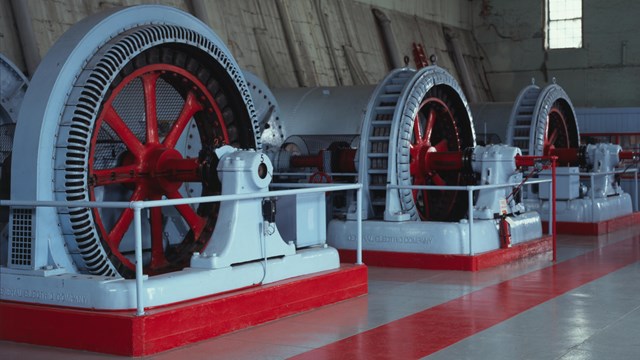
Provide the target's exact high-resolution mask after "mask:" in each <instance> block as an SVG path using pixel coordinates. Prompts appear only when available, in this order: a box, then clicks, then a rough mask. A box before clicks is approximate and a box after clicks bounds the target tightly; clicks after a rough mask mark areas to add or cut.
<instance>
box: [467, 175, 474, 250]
mask: <svg viewBox="0 0 640 360" xmlns="http://www.w3.org/2000/svg"><path fill="white" fill-rule="evenodd" d="M467 198H468V200H469V210H468V211H469V221H468V223H469V256H473V187H469V188H467Z"/></svg>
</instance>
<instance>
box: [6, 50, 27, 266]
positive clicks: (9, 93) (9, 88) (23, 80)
mask: <svg viewBox="0 0 640 360" xmlns="http://www.w3.org/2000/svg"><path fill="white" fill-rule="evenodd" d="M28 86H29V80H27V77H26V76H25V75H24V74H23V73H22V72H21V71H20V70H19V69H18V68H17V67H16V66H15V65H14V64H13V63H12V62H11V61H9V59H7V58H6V57H5V56H4V55H2V54H0V200H2V199H8V198H9V194H10V191H11V190H10V189H11V182H10V174H11V172H10V169H11V148H12V146H13V134H14V132H15V129H16V122H17V121H18V114H19V111H20V106H21V105H22V100H23V99H24V94H25V92H26V91H27V87H28ZM8 219H9V211H8V209H6V208H0V252H1V253H4V254H6V251H7V249H6V244H7V237H8V234H7V229H6V225H7V222H8ZM2 246H4V247H2ZM1 263H2V260H0V264H1Z"/></svg>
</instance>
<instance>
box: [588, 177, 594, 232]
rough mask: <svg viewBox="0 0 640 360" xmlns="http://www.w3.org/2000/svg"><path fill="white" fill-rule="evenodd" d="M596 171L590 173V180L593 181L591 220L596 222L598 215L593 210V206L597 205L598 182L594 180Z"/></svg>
mask: <svg viewBox="0 0 640 360" xmlns="http://www.w3.org/2000/svg"><path fill="white" fill-rule="evenodd" d="M594 177H595V175H594V173H590V174H589V182H590V183H591V196H590V197H591V222H595V221H596V217H595V216H594V215H595V211H594V210H593V208H594V207H595V202H596V183H595V180H594Z"/></svg>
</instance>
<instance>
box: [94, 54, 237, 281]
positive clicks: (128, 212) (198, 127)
mask: <svg viewBox="0 0 640 360" xmlns="http://www.w3.org/2000/svg"><path fill="white" fill-rule="evenodd" d="M176 51H178V50H175V49H171V51H168V52H167V53H170V52H176ZM186 56H187V57H189V56H190V55H188V54H187V55H186ZM139 60H140V62H137V61H136V62H134V63H133V67H134V69H133V70H132V71H129V72H128V73H127V74H126V75H124V76H123V77H121V78H120V79H119V83H117V84H116V85H115V86H113V87H112V88H111V91H110V93H109V95H108V96H109V97H108V99H107V100H106V101H105V102H104V104H103V105H102V111H101V113H100V115H99V118H98V121H97V122H96V129H94V131H93V134H92V138H91V143H92V146H93V150H92V153H91V155H90V156H91V158H90V164H91V170H90V171H89V174H88V176H89V178H90V180H89V188H90V192H92V197H93V198H95V197H96V196H95V191H96V189H97V188H101V191H103V192H104V193H105V194H106V195H107V196H108V197H109V198H117V197H120V198H121V200H125V201H126V200H128V201H144V200H159V199H162V198H165V197H166V198H169V199H181V198H182V195H181V193H180V191H182V190H181V189H182V188H183V184H184V183H186V182H195V183H202V181H203V177H202V174H201V171H202V170H201V163H200V161H199V159H198V158H197V157H196V158H193V155H191V157H189V156H187V151H189V152H190V153H191V154H193V153H195V154H198V148H195V149H191V148H192V147H193V146H194V145H195V146H196V147H198V146H200V145H199V144H200V143H202V144H210V143H214V142H215V141H216V140H222V141H223V142H225V143H231V142H232V141H230V139H229V133H228V132H227V128H226V123H225V122H224V119H223V116H222V113H223V110H225V111H227V109H230V110H232V111H235V110H234V106H235V105H232V104H229V103H226V105H225V107H224V108H221V107H220V106H219V104H218V102H217V100H216V98H215V95H216V94H212V93H211V91H210V90H209V89H208V88H207V85H205V84H209V80H208V79H205V80H201V79H200V78H202V77H203V76H204V75H202V74H199V76H200V78H199V77H198V76H196V75H194V74H193V73H192V72H191V71H190V70H188V69H185V68H182V67H179V66H175V65H172V64H167V63H152V64H147V65H144V63H146V62H147V61H149V59H148V58H146V57H145V58H144V59H142V58H141V59H139ZM140 63H142V65H140ZM213 80H215V79H213ZM140 85H141V86H140ZM220 91H223V93H224V94H225V95H227V94H226V90H220ZM216 92H217V91H216ZM172 97H173V98H172ZM141 100H142V101H141ZM177 104H181V106H182V107H181V108H180V107H176V105H177ZM178 106H180V105H178ZM176 110H177V111H176ZM205 112H206V113H205ZM142 114H144V115H142ZM171 114H172V115H171ZM192 119H193V120H195V123H194V128H193V130H192V131H193V132H192V133H191V132H190V133H189V135H191V136H196V138H195V140H188V142H187V143H185V144H183V143H182V142H180V139H181V138H182V137H183V135H185V132H186V130H187V127H188V126H190V125H189V124H190V122H191V121H192ZM236 126H237V124H236ZM101 127H103V129H101ZM106 127H108V128H109V129H110V130H109V129H106ZM104 130H108V131H106V132H105V131H104ZM190 131H191V129H190ZM100 134H102V135H100ZM114 134H115V136H114ZM109 136H110V137H109ZM140 139H143V140H140ZM161 140H162V141H161ZM237 140H238V139H237V137H234V138H233V141H237ZM179 142H180V144H179ZM241 142H242V141H241ZM189 149H191V150H189ZM105 163H106V164H108V165H106V166H107V167H108V168H102V169H96V168H95V167H98V168H100V167H104V166H105V165H104V164H105ZM114 163H115V164H114ZM202 186H203V192H205V191H206V192H215V191H218V190H219V189H214V188H212V186H209V185H208V184H203V185H202ZM205 187H206V189H204V188H205ZM131 192H132V195H131V196H130V198H128V199H122V197H124V196H125V195H124V194H128V193H131ZM105 198H106V197H105ZM175 208H176V210H177V211H178V213H179V214H180V217H182V221H183V222H184V223H185V224H186V225H187V226H188V227H189V229H190V230H191V234H192V236H191V235H189V236H185V235H184V234H182V233H181V232H180V231H178V230H176V229H174V228H172V227H168V226H167V219H166V216H167V215H166V212H163V209H162V208H160V207H158V208H150V209H149V210H148V225H149V233H148V234H146V235H145V236H146V237H147V238H148V239H150V245H151V246H150V249H146V250H147V251H150V255H151V256H150V260H145V267H146V269H147V270H148V271H150V272H151V273H153V274H158V273H163V272H167V271H172V270H175V269H177V268H181V267H184V266H187V265H188V260H189V259H190V257H191V253H192V252H193V251H198V250H199V249H201V248H202V246H204V245H205V244H206V243H207V241H208V240H209V236H210V234H209V233H208V232H205V226H208V225H209V224H211V225H212V226H213V225H214V224H215V216H216V212H215V211H214V210H213V209H210V208H207V210H206V211H208V212H207V213H204V211H205V210H202V209H200V208H199V209H198V211H196V210H194V208H193V207H192V206H191V205H178V206H175ZM204 208H206V207H204ZM200 212H203V214H200ZM94 214H95V216H97V217H98V218H97V219H96V224H97V227H98V230H99V231H98V232H99V234H100V236H101V239H102V240H104V242H105V243H107V244H108V247H109V248H110V250H111V253H112V254H113V255H114V256H113V257H112V260H113V261H114V264H115V265H116V266H117V267H118V268H119V271H121V274H123V276H130V275H131V274H132V272H133V271H134V270H135V265H134V264H133V261H132V260H131V257H130V255H129V254H127V253H125V252H124V250H121V249H130V248H131V246H132V242H133V240H134V239H133V236H132V233H131V231H129V230H130V229H131V227H132V226H133V210H132V209H129V208H127V209H123V210H121V211H120V210H118V212H116V211H115V210H109V211H96V212H95V213H94ZM114 217H115V221H114V220H113V219H112V218H114ZM109 224H112V225H109ZM212 226H211V228H212ZM109 227H110V228H109ZM210 230H211V229H210V228H209V227H207V231H210ZM176 237H182V238H178V239H176ZM176 240H177V241H176ZM169 254H170V255H169ZM145 259H146V258H145ZM120 269H124V270H120Z"/></svg>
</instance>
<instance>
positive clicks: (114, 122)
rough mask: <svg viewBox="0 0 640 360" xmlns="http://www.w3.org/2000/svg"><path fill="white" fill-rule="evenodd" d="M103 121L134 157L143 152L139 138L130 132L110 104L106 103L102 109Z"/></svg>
mask: <svg viewBox="0 0 640 360" xmlns="http://www.w3.org/2000/svg"><path fill="white" fill-rule="evenodd" d="M104 121H106V122H107V124H109V126H110V127H111V129H113V131H114V132H115V133H116V134H117V135H118V137H120V139H121V140H122V142H123V143H124V144H125V146H126V147H127V148H128V149H129V151H131V152H132V153H133V154H134V155H136V157H138V156H140V155H141V154H142V153H143V152H144V146H143V145H142V143H141V142H140V140H138V138H137V137H136V136H135V135H134V134H133V132H131V130H130V129H129V127H128V126H127V124H125V122H124V121H122V118H120V115H118V113H117V112H116V111H115V110H114V109H113V107H112V106H111V105H107V106H106V107H105V109H104Z"/></svg>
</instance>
